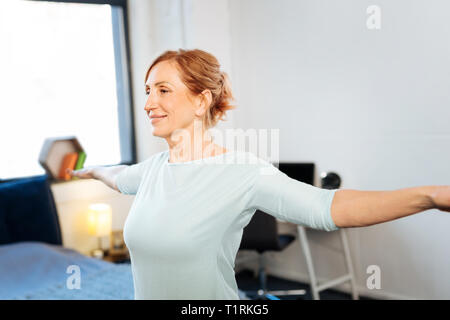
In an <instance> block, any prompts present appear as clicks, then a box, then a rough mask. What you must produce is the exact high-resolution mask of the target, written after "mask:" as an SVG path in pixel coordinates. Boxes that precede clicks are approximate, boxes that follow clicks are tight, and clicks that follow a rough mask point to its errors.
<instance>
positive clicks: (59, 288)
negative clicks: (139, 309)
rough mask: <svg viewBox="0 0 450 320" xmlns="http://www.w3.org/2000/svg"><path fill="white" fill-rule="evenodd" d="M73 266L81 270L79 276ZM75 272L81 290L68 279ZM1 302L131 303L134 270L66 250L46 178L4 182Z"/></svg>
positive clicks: (0, 218) (0, 186)
mask: <svg viewBox="0 0 450 320" xmlns="http://www.w3.org/2000/svg"><path fill="white" fill-rule="evenodd" d="M71 266H72V267H71ZM73 266H76V267H75V268H78V269H77V270H76V271H74V267H73ZM78 271H79V272H78ZM75 273H77V274H78V275H79V282H78V284H79V286H77V285H75V286H74V285H73V283H72V282H71V280H68V279H69V278H71V277H72V276H73V275H75ZM72 279H73V278H72ZM0 299H2V300H51V299H58V300H131V299H134V287H133V278H132V273H131V266H130V264H129V263H121V264H114V263H111V262H107V261H103V260H99V259H95V258H91V257H87V256H85V255H83V254H81V253H79V252H77V251H76V250H73V249H69V248H65V247H64V245H63V242H62V236H61V229H60V225H59V220H58V214H57V211H56V206H55V202H54V198H53V195H52V192H51V189H50V184H49V180H48V176H47V175H41V176H34V177H29V178H21V179H16V180H13V181H9V182H3V183H0Z"/></svg>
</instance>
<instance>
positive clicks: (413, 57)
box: [228, 0, 450, 299]
mask: <svg viewBox="0 0 450 320" xmlns="http://www.w3.org/2000/svg"><path fill="white" fill-rule="evenodd" d="M229 4H230V12H229V13H228V14H229V16H230V17H231V21H230V27H231V39H232V42H231V51H232V63H233V67H234V70H235V73H234V76H235V78H234V81H235V84H236V85H237V86H238V87H239V99H240V108H241V110H242V113H241V116H240V117H239V118H236V124H237V126H239V127H254V128H280V129H281V132H280V158H281V160H282V161H283V160H284V161H314V162H315V163H316V165H317V170H318V172H321V171H326V170H333V171H336V172H338V173H339V174H340V175H341V177H342V178H343V184H342V188H349V189H359V190H393V189H398V188H404V187H413V186H420V185H438V184H442V185H445V184H449V181H450V170H448V163H449V158H450V149H449V148H448V146H449V143H450V127H449V126H448V122H449V119H450V106H449V105H450V96H449V93H448V84H449V81H450V58H449V57H450V55H449V53H450V42H449V41H448V39H449V35H450V25H449V24H448V23H446V20H447V19H446V18H445V15H446V13H447V12H449V10H450V3H448V2H446V1H433V2H432V3H429V2H427V1H418V0H415V1H400V0H397V1H376V3H373V2H372V1H370V2H369V1H331V0H329V1H313V0H310V1H298V0H292V1H288V0H282V1H272V0H246V1H239V0H230V1H229ZM372 4H377V5H379V6H380V8H381V10H382V25H381V29H380V30H376V31H374V30H368V29H367V28H366V19H367V14H366V8H367V7H368V6H369V5H372ZM449 227H450V218H449V216H448V214H445V213H440V212H438V211H437V210H429V211H426V212H423V213H421V214H417V215H414V216H410V217H406V218H403V219H400V220H397V221H392V222H389V223H384V224H380V225H376V226H372V227H367V228H359V229H350V230H349V234H350V238H351V239H350V242H351V250H352V253H353V258H354V262H355V263H354V264H355V268H356V272H357V276H358V285H359V286H360V290H361V291H363V293H364V294H367V295H373V296H382V297H386V298H388V297H403V298H408V297H410V298H426V299H448V298H450V281H449V280H450V255H449V254H448V252H449V251H448V247H447V243H448V241H449V240H450V235H449V234H448V232H447V230H448V228H449ZM313 239H315V240H317V243H315V244H313V247H312V251H313V255H315V261H317V263H316V264H317V269H318V272H319V276H321V277H322V278H325V279H327V278H330V277H334V276H336V275H339V274H340V273H342V272H343V271H344V269H343V268H341V267H340V266H343V260H342V258H341V257H340V255H339V254H338V253H336V249H338V248H339V242H338V239H339V238H338V237H337V236H336V235H333V234H323V233H317V232H315V234H314V236H313ZM372 264H375V265H378V266H380V268H381V272H382V289H381V290H371V291H370V290H368V289H367V288H366V278H367V277H368V275H367V274H366V268H367V267H368V266H369V265H372ZM271 271H272V273H273V274H279V275H285V276H289V277H291V278H293V279H299V280H301V279H306V267H305V263H304V259H303V257H302V255H301V251H300V247H299V245H298V244H297V243H296V244H295V245H293V246H292V247H290V248H289V249H288V250H286V252H283V253H281V254H275V255H273V261H272V262H271Z"/></svg>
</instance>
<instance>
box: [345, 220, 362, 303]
mask: <svg viewBox="0 0 450 320" xmlns="http://www.w3.org/2000/svg"><path fill="white" fill-rule="evenodd" d="M340 234H341V241H342V247H343V248H344V253H345V262H346V264H347V270H348V273H349V275H350V284H351V286H352V299H353V300H358V299H359V295H358V291H357V289H356V281H355V273H354V271H353V265H352V259H351V256H350V250H349V247H348V241H347V232H346V230H345V229H341V230H340Z"/></svg>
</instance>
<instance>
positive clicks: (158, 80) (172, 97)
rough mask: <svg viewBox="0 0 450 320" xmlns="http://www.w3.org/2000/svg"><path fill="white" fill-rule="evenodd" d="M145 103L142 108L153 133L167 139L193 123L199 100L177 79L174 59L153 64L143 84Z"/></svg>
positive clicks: (178, 77) (178, 76)
mask: <svg viewBox="0 0 450 320" xmlns="http://www.w3.org/2000/svg"><path fill="white" fill-rule="evenodd" d="M145 90H146V94H147V102H146V104H145V108H144V109H145V111H146V112H147V115H148V116H149V118H150V117H151V116H152V115H154V116H164V117H163V118H157V119H149V120H151V122H152V127H153V135H154V136H159V137H162V138H169V137H170V136H171V134H172V133H173V132H174V131H175V130H176V129H188V130H189V128H190V127H191V126H192V125H193V123H194V120H195V118H196V114H195V112H196V110H197V111H198V108H197V107H198V104H197V103H198V100H197V98H196V97H194V96H193V95H192V94H191V92H190V91H189V89H188V88H187V87H186V86H185V84H184V83H183V82H182V81H181V79H180V74H179V72H178V69H177V68H176V66H175V65H174V62H170V61H162V62H159V63H158V64H156V65H155V66H154V67H153V68H152V70H151V72H150V74H149V76H148V79H147V82H146V84H145Z"/></svg>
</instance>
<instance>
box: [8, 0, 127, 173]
mask: <svg viewBox="0 0 450 320" xmlns="http://www.w3.org/2000/svg"><path fill="white" fill-rule="evenodd" d="M111 10H112V9H111V6H110V5H98V4H77V3H58V2H44V1H20V0H14V1H11V0H10V1H4V0H2V1H0V70H1V71H0V88H1V89H0V90H1V95H0V155H1V156H0V179H11V178H16V177H22V176H32V175H38V174H43V173H45V171H44V170H43V168H42V167H41V166H40V164H39V162H38V157H39V152H40V149H41V147H42V144H43V142H44V140H45V139H46V138H47V137H60V136H76V137H77V138H78V140H79V142H80V143H81V145H82V147H83V148H84V150H85V151H86V154H87V158H86V162H85V166H91V165H108V164H117V163H120V162H121V151H120V139H119V123H118V98H117V96H118V94H117V88H116V71H115V70H116V69H115V68H116V66H115V63H116V62H115V56H114V41H113V25H112V24H113V22H112V15H111Z"/></svg>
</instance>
